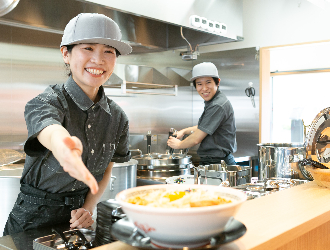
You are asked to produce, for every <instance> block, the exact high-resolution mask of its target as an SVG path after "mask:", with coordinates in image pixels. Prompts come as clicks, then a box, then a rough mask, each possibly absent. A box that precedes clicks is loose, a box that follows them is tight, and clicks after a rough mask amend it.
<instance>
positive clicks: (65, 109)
mask: <svg viewBox="0 0 330 250" xmlns="http://www.w3.org/2000/svg"><path fill="white" fill-rule="evenodd" d="M98 94H99V95H100V96H101V98H100V101H99V102H97V103H96V104H94V102H93V101H92V100H90V99H89V98H88V96H87V95H86V94H85V93H84V92H83V91H82V89H81V88H80V87H79V86H78V85H77V84H76V83H75V81H74V80H73V79H72V78H71V77H70V78H69V79H68V80H67V82H66V83H64V84H57V85H51V86H49V87H48V88H47V89H46V90H45V91H44V92H43V93H41V94H40V95H38V96H37V97H35V98H34V99H32V100H31V101H29V102H28V103H27V104H26V106H25V113H24V115H25V121H26V125H27V129H28V139H27V141H26V142H25V145H24V150H25V152H26V154H27V156H26V161H25V166H24V170H23V174H22V178H21V182H23V183H27V184H30V185H32V186H33V187H36V188H39V189H41V190H44V191H46V192H50V193H56V192H59V193H61V192H71V191H75V190H81V189H84V188H86V187H87V185H86V184H84V183H83V182H81V181H78V180H76V179H75V178H73V177H71V176H70V175H69V174H68V173H67V172H65V171H64V170H63V168H62V167H61V166H60V164H59V162H58V161H57V160H56V159H55V157H54V156H53V154H52V152H51V151H49V150H48V149H47V148H45V147H44V146H43V145H42V144H41V143H40V142H39V140H38V139H37V136H38V134H39V133H40V132H41V130H43V129H44V128H45V127H47V126H49V125H52V124H59V125H62V126H63V127H64V128H66V129H67V130H68V132H69V133H70V135H71V136H76V137H78V138H79V139H80V140H81V142H82V145H83V152H82V161H83V162H84V164H85V165H86V167H87V168H88V169H89V171H90V172H91V173H92V174H93V176H94V177H95V179H96V181H98V182H99V181H100V180H102V178H103V174H104V172H105V169H106V168H107V167H108V165H109V163H110V162H125V161H128V160H129V159H130V151H129V130H128V129H129V123H128V118H127V116H126V114H125V113H124V111H123V110H122V109H121V108H120V107H119V106H118V105H117V104H116V103H115V102H114V101H112V100H111V99H109V98H107V97H106V95H105V93H104V89H103V87H102V86H101V87H100V89H99V93H98Z"/></svg>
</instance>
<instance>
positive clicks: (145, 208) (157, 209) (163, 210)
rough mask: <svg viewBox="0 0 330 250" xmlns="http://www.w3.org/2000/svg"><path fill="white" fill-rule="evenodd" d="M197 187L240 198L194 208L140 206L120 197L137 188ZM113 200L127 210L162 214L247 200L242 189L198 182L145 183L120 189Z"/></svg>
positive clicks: (217, 207) (219, 207)
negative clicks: (144, 184)
mask: <svg viewBox="0 0 330 250" xmlns="http://www.w3.org/2000/svg"><path fill="white" fill-rule="evenodd" d="M192 187H193V188H199V189H211V190H219V191H220V192H221V191H227V193H229V194H233V195H236V196H238V197H239V198H240V200H233V201H232V202H231V203H227V204H219V205H214V206H205V207H194V208H191V207H189V208H173V209H172V208H162V207H148V206H141V205H136V204H132V203H129V202H126V201H124V200H123V199H122V198H121V197H122V196H124V195H126V194H127V193H131V192H133V191H134V192H135V191H139V190H149V189H160V188H166V189H180V190H182V189H186V188H192ZM228 191H229V192H228ZM115 200H117V201H118V203H119V204H120V205H121V206H122V207H123V209H124V210H125V208H127V209H129V210H135V211H139V212H151V213H162V214H175V213H182V212H184V213H200V212H205V213H207V212H215V211H219V210H224V209H228V208H231V207H236V206H239V205H240V204H242V203H243V202H245V201H246V200H247V195H246V194H245V193H244V192H243V191H242V190H238V189H234V188H231V187H220V186H213V185H198V184H180V185H178V184H155V185H146V186H139V187H133V188H129V189H126V190H122V191H120V192H119V193H117V195H116V197H115Z"/></svg>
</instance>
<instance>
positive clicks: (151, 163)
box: [133, 153, 191, 169]
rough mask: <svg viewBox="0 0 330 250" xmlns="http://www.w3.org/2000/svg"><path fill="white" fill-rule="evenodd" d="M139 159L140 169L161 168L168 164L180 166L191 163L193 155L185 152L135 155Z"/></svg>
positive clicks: (134, 157)
mask: <svg viewBox="0 0 330 250" xmlns="http://www.w3.org/2000/svg"><path fill="white" fill-rule="evenodd" d="M133 159H135V160H137V161H138V169H146V168H145V167H146V166H147V167H148V169H160V168H163V167H167V166H172V167H173V166H180V165H187V164H190V163H191V155H184V154H172V155H170V154H158V153H152V154H147V155H138V156H133Z"/></svg>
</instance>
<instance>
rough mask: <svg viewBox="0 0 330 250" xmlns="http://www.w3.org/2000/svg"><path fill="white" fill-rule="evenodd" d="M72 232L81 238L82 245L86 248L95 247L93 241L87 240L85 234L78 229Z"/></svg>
mask: <svg viewBox="0 0 330 250" xmlns="http://www.w3.org/2000/svg"><path fill="white" fill-rule="evenodd" d="M73 233H74V234H76V235H77V236H78V237H79V238H80V239H81V240H82V246H84V247H85V248H86V249H91V248H94V247H96V245H95V244H94V243H93V241H88V240H87V239H86V237H85V235H84V234H83V233H82V232H80V231H79V230H78V229H76V230H73ZM80 248H81V247H80Z"/></svg>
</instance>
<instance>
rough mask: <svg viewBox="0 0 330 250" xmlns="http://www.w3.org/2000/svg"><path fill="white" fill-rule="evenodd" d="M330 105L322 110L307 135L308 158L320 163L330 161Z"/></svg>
mask: <svg viewBox="0 0 330 250" xmlns="http://www.w3.org/2000/svg"><path fill="white" fill-rule="evenodd" d="M329 118H330V107H329V108H325V109H323V110H321V111H320V112H319V113H318V114H317V115H316V117H315V118H314V120H313V121H312V123H311V125H310V126H309V131H308V135H307V136H306V142H305V146H306V158H307V159H311V160H314V161H318V162H320V163H328V162H330V156H329V155H330V119H329Z"/></svg>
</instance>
